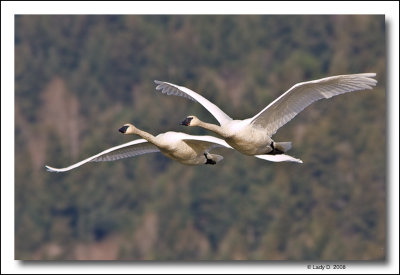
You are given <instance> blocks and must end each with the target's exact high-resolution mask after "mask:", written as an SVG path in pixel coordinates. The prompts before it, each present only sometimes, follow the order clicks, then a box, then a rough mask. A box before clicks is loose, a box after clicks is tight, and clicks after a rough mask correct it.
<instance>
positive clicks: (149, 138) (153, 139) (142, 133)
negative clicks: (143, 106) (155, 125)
mask: <svg viewBox="0 0 400 275" xmlns="http://www.w3.org/2000/svg"><path fill="white" fill-rule="evenodd" d="M133 134H135V135H138V136H140V137H141V138H144V139H145V140H147V141H148V142H150V143H153V144H154V145H159V144H158V142H157V139H156V137H155V136H153V135H152V134H149V133H147V132H145V131H142V130H140V129H138V128H136V130H135V132H134V133H133Z"/></svg>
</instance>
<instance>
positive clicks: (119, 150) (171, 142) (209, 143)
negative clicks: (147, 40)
mask: <svg viewBox="0 0 400 275" xmlns="http://www.w3.org/2000/svg"><path fill="white" fill-rule="evenodd" d="M118 131H120V132H121V133H123V134H125V135H134V134H136V135H139V136H140V137H142V139H138V140H133V141H131V142H128V143H125V144H122V145H119V146H115V147H112V148H110V149H107V150H105V151H103V152H101V153H99V154H97V155H94V156H91V157H89V158H87V159H85V160H82V161H80V162H78V163H75V164H73V165H71V166H68V167H65V168H53V167H50V166H47V165H46V168H47V170H48V171H50V172H66V171H69V170H72V169H74V168H76V167H79V166H81V165H83V164H85V163H87V162H92V161H94V162H99V161H114V160H119V159H123V158H128V157H134V156H139V155H143V154H148V153H155V152H161V153H163V154H164V155H165V156H167V157H169V158H170V159H173V160H176V161H178V162H180V163H182V164H186V165H201V164H216V163H217V162H219V161H221V160H222V159H223V157H222V156H220V155H216V154H210V153H209V151H210V150H212V149H214V148H216V147H226V148H230V149H232V147H230V146H229V145H228V144H227V143H226V142H225V141H223V140H222V139H219V138H216V137H212V136H192V135H187V134H185V133H178V132H166V133H162V134H159V135H157V136H153V135H151V134H149V133H147V132H145V131H142V130H140V129H138V128H136V127H135V126H133V125H132V124H125V125H124V126H123V127H121V128H120V129H119V130H118ZM255 157H258V158H261V159H267V160H270V161H282V160H281V159H293V161H296V159H294V158H292V157H290V156H287V155H279V156H272V155H271V156H267V157H268V158H265V156H255ZM298 161H299V160H298Z"/></svg>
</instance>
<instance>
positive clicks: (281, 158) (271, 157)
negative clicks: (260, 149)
mask: <svg viewBox="0 0 400 275" xmlns="http://www.w3.org/2000/svg"><path fill="white" fill-rule="evenodd" d="M255 157H256V158H259V159H263V160H268V161H273V162H282V161H292V162H298V163H303V161H302V160H301V159H296V158H294V157H292V156H289V155H285V154H280V155H255Z"/></svg>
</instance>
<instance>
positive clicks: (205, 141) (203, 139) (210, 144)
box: [182, 135, 233, 152]
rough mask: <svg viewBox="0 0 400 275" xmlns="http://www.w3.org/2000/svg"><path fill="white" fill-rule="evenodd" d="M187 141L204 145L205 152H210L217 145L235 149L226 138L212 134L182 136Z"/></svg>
mask: <svg viewBox="0 0 400 275" xmlns="http://www.w3.org/2000/svg"><path fill="white" fill-rule="evenodd" d="M182 140H183V141H185V142H187V143H192V144H193V145H194V146H198V147H202V149H203V150H204V151H205V152H208V151H210V150H212V149H214V148H216V147H226V148H229V149H233V148H232V147H231V146H230V145H229V144H228V143H226V141H225V140H222V139H220V138H216V137H212V136H192V135H186V136H185V137H184V138H182Z"/></svg>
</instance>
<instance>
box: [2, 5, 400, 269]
mask: <svg viewBox="0 0 400 275" xmlns="http://www.w3.org/2000/svg"><path fill="white" fill-rule="evenodd" d="M127 11H131V12H129V13H130V14H385V16H386V18H385V20H386V26H387V28H386V31H387V34H386V35H387V43H388V45H387V50H388V51H387V59H386V60H387V62H388V64H387V78H388V82H387V86H386V87H387V95H388V98H389V96H390V100H389V99H388V100H387V104H388V108H389V110H390V112H389V111H388V116H389V117H388V130H387V131H388V133H389V139H388V142H389V143H388V153H389V154H390V156H388V163H387V165H388V169H389V170H388V171H389V175H388V179H387V183H388V189H387V190H388V191H390V192H387V196H388V199H389V200H390V205H389V204H388V207H389V209H388V213H387V221H388V225H389V227H390V228H389V229H388V233H391V234H390V235H389V234H388V235H387V238H388V242H387V243H388V249H389V250H388V253H387V256H388V260H387V261H386V262H385V263H382V262H368V263H365V262H344V263H345V264H346V266H347V267H348V268H347V269H345V270H343V271H340V270H330V271H328V270H324V271H323V272H324V273H339V272H341V273H364V274H371V273H393V274H394V273H397V274H398V273H399V260H398V259H399V234H398V233H399V171H398V167H399V79H398V76H399V3H398V2H397V1H386V2H383V1H379V2H378V1H374V2H367V1H365V2H364V1H363V2H356V1H352V2H265V1H264V2H253V1H248V2H173V1H172V2H132V1H130V2H114V1H113V2H99V1H96V2H95V3H94V2H68V1H64V2H47V1H46V2H44V1H37V2H23V1H21V2H5V1H4V2H3V1H2V3H1V224H2V230H1V272H2V274H3V273H8V274H14V273H31V274H48V273H56V274H62V273H73V274H76V273H84V274H87V273H99V274H102V273H123V274H124V273H168V274H169V273H175V274H181V273H207V274H208V273H276V274H281V273H297V274H303V273H321V271H320V270H309V269H307V264H323V262H298V263H296V262H290V263H288V262H282V263H277V262H239V263H236V262H193V263H181V262H172V263H170V262H145V263H143V262H112V263H107V262H26V261H15V260H14V16H15V14H127ZM389 148H390V149H389ZM389 210H390V211H389ZM327 264H331V265H332V264H333V262H329V263H327Z"/></svg>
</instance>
